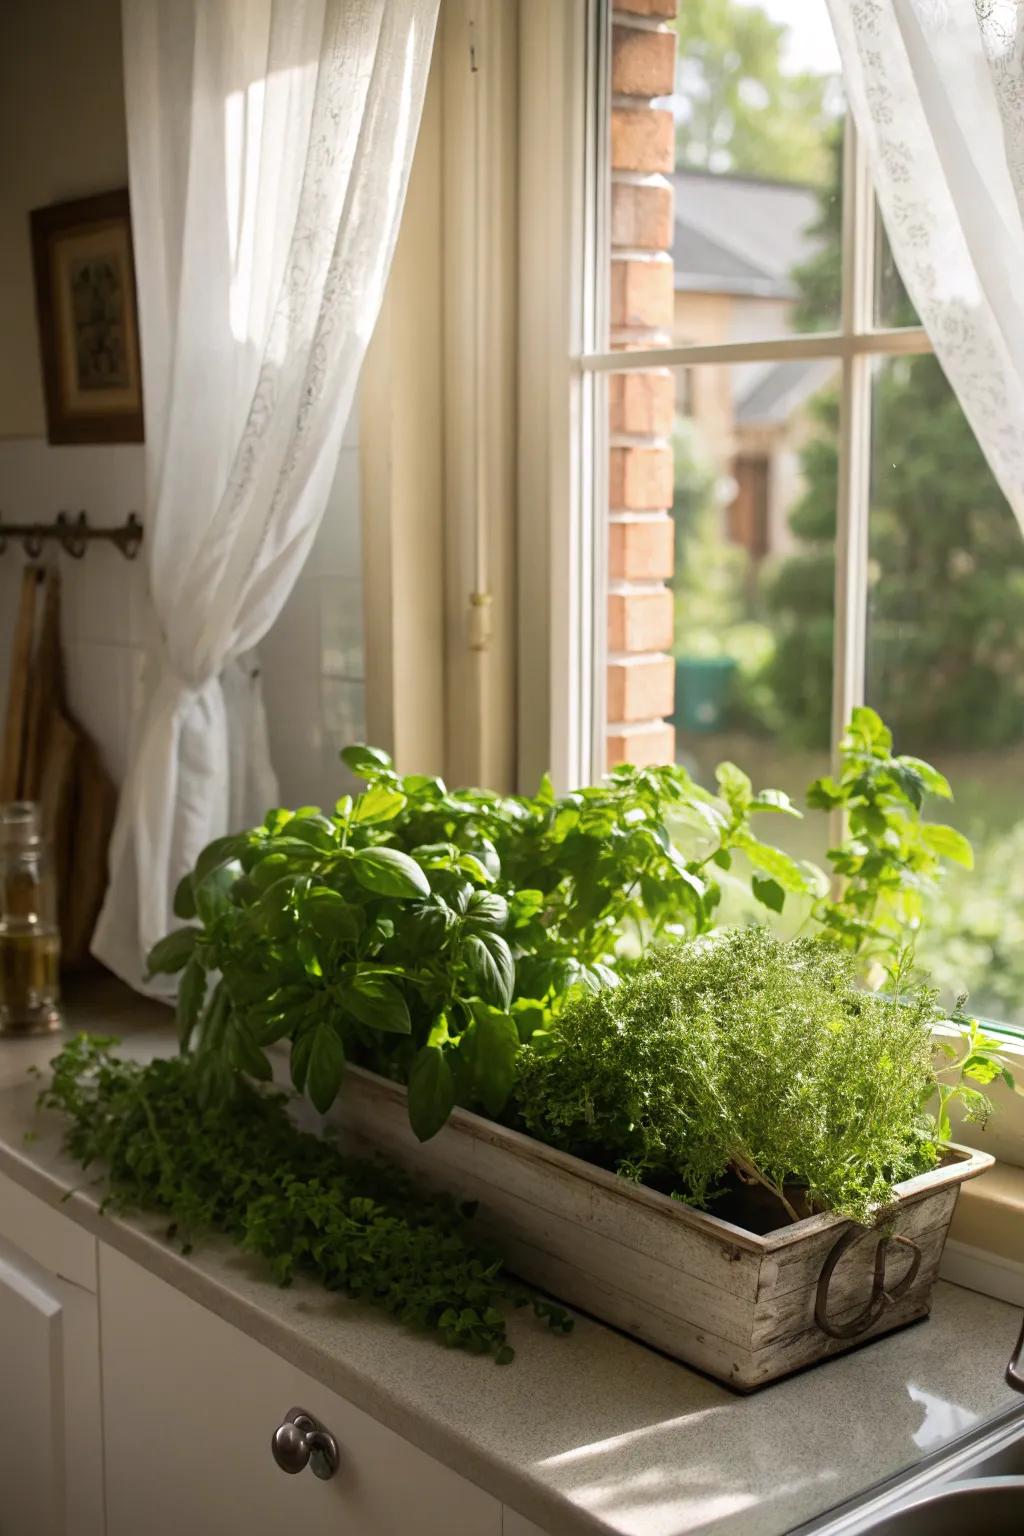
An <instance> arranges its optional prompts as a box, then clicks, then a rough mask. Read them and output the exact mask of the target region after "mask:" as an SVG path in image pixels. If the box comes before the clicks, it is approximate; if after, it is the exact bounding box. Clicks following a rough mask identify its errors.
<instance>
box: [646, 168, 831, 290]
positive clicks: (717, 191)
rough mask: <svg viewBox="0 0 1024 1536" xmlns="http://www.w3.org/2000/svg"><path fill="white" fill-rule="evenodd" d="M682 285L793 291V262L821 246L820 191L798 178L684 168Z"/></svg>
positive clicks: (678, 246)
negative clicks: (815, 231) (816, 230)
mask: <svg viewBox="0 0 1024 1536" xmlns="http://www.w3.org/2000/svg"><path fill="white" fill-rule="evenodd" d="M672 179H673V182H674V184H675V239H674V241H673V246H672V258H673V262H674V265H675V286H676V289H677V290H678V291H680V292H684V293H730V294H737V295H746V296H747V297H750V298H771V299H792V298H795V297H796V288H795V286H794V283H793V280H792V276H791V274H792V271H793V268H794V267H796V266H798V265H800V263H802V262H804V261H807V260H808V258H809V257H811V256H813V255H814V254H815V252H816V251H818V250H819V249H820V248H821V244H822V242H821V239H820V237H818V236H815V235H812V234H811V233H810V232H809V230H810V226H811V225H812V224H814V223H816V222H817V219H818V217H819V203H818V191H817V189H816V188H815V187H812V186H807V185H803V184H801V183H798V182H782V181H761V180H758V179H756V178H754V177H750V176H725V175H722V176H720V175H715V174H713V173H711V172H707V171H692V170H687V171H677V172H676V174H675V176H674V177H673V178H672Z"/></svg>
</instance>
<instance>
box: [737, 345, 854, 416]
mask: <svg viewBox="0 0 1024 1536" xmlns="http://www.w3.org/2000/svg"><path fill="white" fill-rule="evenodd" d="M837 367H838V364H837V362H836V359H835V358H831V357H802V358H791V359H789V360H788V361H786V362H783V363H772V364H771V365H770V366H769V367H768V368H767V369H766V370H765V371H764V373H762V374H761V376H760V378H759V379H758V380H757V382H756V383H755V384H754V385H753V387H752V388H751V389H750V390H748V392H747V393H746V394H745V395H742V396H741V397H740V399H739V400H737V402H736V425H737V426H738V427H778V426H783V425H785V423H786V422H787V421H789V420H790V418H791V417H792V416H794V415H795V414H796V412H797V411H798V410H799V409H800V408H801V407H802V406H804V405H806V404H807V402H808V400H810V399H811V398H812V396H814V395H816V394H817V393H818V391H819V390H820V389H824V388H825V387H826V386H827V385H828V384H830V383H831V382H832V380H833V378H834V377H835V373H836V368H837Z"/></svg>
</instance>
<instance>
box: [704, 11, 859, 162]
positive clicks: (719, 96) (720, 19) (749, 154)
mask: <svg viewBox="0 0 1024 1536" xmlns="http://www.w3.org/2000/svg"><path fill="white" fill-rule="evenodd" d="M675 25H676V32H677V34H678V37H679V56H680V60H681V64H680V71H681V74H680V86H679V96H680V98H681V101H682V106H683V115H682V119H681V121H680V123H679V126H678V128H677V135H676V151H677V153H676V163H677V165H678V166H679V167H680V168H682V167H684V166H685V167H688V168H692V169H695V170H710V171H717V172H722V171H732V172H735V173H738V174H743V175H749V176H763V177H771V178H776V179H778V180H782V181H809V182H817V181H822V180H824V179H825V177H826V176H827V173H828V160H827V154H826V153H824V152H823V150H822V129H823V125H824V124H825V123H826V122H827V121H828V116H829V115H828V112H827V110H826V95H827V82H826V81H825V80H824V79H823V78H822V76H821V75H818V74H814V73H813V72H811V71H800V72H797V73H789V72H786V71H785V70H783V68H782V66H781V60H780V44H781V42H782V39H783V37H784V35H785V32H786V30H787V29H786V27H785V26H784V25H780V24H779V23H778V22H775V21H773V20H772V19H771V17H769V16H767V15H766V14H765V12H763V11H761V10H760V9H758V7H757V6H753V5H750V6H747V5H737V4H735V0H686V3H685V4H683V5H681V6H680V7H679V14H678V16H677V18H676V23H675Z"/></svg>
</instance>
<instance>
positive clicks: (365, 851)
mask: <svg viewBox="0 0 1024 1536" xmlns="http://www.w3.org/2000/svg"><path fill="white" fill-rule="evenodd" d="M350 867H351V870H352V873H353V874H354V875H355V877H356V879H357V880H358V881H359V884H360V885H361V886H363V887H365V889H366V890H368V891H373V892H375V893H376V895H378V896H429V895H430V885H429V883H428V881H427V877H426V875H425V874H424V873H423V871H422V869H421V868H420V866H419V865H418V864H417V863H416V860H415V859H411V858H410V857H409V855H408V854H407V853H402V852H401V850H400V849H398V848H357V849H356V851H355V853H354V854H353V856H352V861H351V866H350Z"/></svg>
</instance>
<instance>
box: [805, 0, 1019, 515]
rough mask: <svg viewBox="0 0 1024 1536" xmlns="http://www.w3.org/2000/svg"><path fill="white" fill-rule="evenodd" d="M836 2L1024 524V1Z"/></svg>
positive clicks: (894, 179)
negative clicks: (1023, 2)
mask: <svg viewBox="0 0 1024 1536" xmlns="http://www.w3.org/2000/svg"><path fill="white" fill-rule="evenodd" d="M828 3H829V11H830V13H831V16H832V24H833V27H834V29H835V34H836V40H837V42H838V45H839V51H840V54H841V56H842V62H843V74H844V78H845V82H846V90H847V94H848V97H849V101H850V106H851V109H852V111H853V115H854V120H855V122H856V124H857V128H858V131H859V132H860V134H861V135H862V137H863V139H864V142H865V144H866V146H867V153H868V158H869V161H870V164H871V168H872V171H873V174H874V178H875V186H876V188H877V192H878V201H879V203H880V205H881V208H882V213H883V215H884V218H885V224H886V229H887V230H888V233H889V239H890V243H891V245H892V250H893V255H894V256H895V258H896V264H897V266H898V267H899V270H900V274H901V276H902V278H903V281H904V283H905V284H906V287H907V291H908V293H909V294H910V297H911V299H912V300H913V301H914V305H915V306H916V308H917V312H918V314H919V315H920V317H921V322H922V324H923V325H924V326H925V328H926V330H927V331H928V335H929V337H930V338H931V341H932V344H933V346H934V348H935V351H936V354H937V356H938V358H939V361H940V362H941V364H942V367H943V370H944V371H945V374H946V377H947V378H948V380H949V382H950V384H951V385H952V387H953V389H954V390H955V392H956V395H957V398H958V399H959V401H960V405H961V406H962V408H963V410H964V413H965V415H966V416H967V419H968V420H969V422H970V423H971V426H972V427H973V429H974V433H975V436H976V437H977V439H978V442H979V444H980V446H981V448H982V451H983V452H984V454H985V456H986V458H987V459H988V462H989V464H990V465H991V467H992V470H993V473H994V474H995V476H996V479H997V480H998V481H999V484H1000V486H1001V487H1002V490H1003V493H1004V495H1005V496H1006V498H1007V500H1008V501H1009V502H1010V505H1011V506H1012V507H1013V509H1014V512H1015V513H1016V515H1017V518H1018V520H1019V521H1020V523H1021V525H1022V526H1024V223H1022V210H1024V4H1022V3H1021V0H828Z"/></svg>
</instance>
